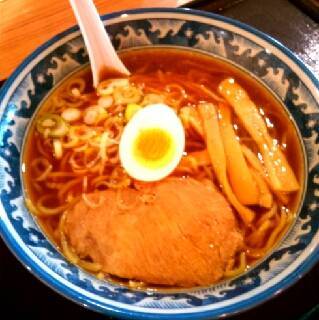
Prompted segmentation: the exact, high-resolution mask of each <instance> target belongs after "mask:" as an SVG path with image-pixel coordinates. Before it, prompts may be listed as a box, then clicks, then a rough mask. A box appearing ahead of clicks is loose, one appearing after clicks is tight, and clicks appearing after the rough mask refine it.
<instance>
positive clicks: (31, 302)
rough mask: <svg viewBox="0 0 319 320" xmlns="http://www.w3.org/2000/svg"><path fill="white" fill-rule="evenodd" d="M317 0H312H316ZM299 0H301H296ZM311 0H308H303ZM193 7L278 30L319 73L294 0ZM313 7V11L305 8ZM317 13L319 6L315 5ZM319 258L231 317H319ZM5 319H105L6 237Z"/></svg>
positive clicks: (1, 280)
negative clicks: (24, 259)
mask: <svg viewBox="0 0 319 320" xmlns="http://www.w3.org/2000/svg"><path fill="white" fill-rule="evenodd" d="M311 1H313V2H316V1H317V0H310V2H311ZM293 2H294V3H295V2H298V1H293ZM299 2H307V1H299ZM192 6H193V7H196V8H198V9H204V10H207V11H213V12H218V13H220V14H223V15H226V16H228V17H232V18H235V19H237V20H240V21H242V22H245V23H247V24H250V25H251V26H254V27H256V28H257V29H259V30H261V31H264V32H266V33H268V34H270V35H272V36H273V37H274V38H276V39H277V40H279V41H281V42H282V43H283V44H285V45H286V46H287V47H288V48H290V49H291V50H292V51H294V52H295V53H296V54H297V55H298V56H299V57H300V58H301V59H302V60H303V61H304V62H305V63H307V64H308V65H309V66H310V68H311V69H312V70H313V71H314V72H315V73H316V74H317V75H319V25H318V24H317V23H316V22H315V19H317V18H318V17H316V16H315V15H313V19H312V18H310V16H309V15H308V13H309V11H302V10H300V9H299V7H297V6H295V5H294V4H292V2H289V1H288V0H235V1H234V0H215V1H214V0H211V1H202V0H198V1H195V2H194V3H193V4H192ZM304 12H307V13H304ZM311 12H312V13H313V12H314V11H311ZM318 286H319V264H317V265H316V266H315V267H314V268H313V269H312V270H311V271H310V272H309V273H308V274H306V275H305V276H304V277H303V278H302V279H300V280H299V281H298V282H297V283H296V284H294V285H293V286H292V287H290V288H289V289H287V290H286V291H284V292H281V293H278V294H277V296H275V297H274V298H273V299H271V300H269V301H267V302H265V303H264V304H262V305H260V306H258V307H256V308H254V309H253V310H250V311H246V312H244V313H242V314H240V315H236V316H233V317H231V318H229V319H231V320H263V319H267V320H268V319H269V320H270V319H274V320H277V319H293V320H294V319H296V320H297V319H302V320H305V319H307V320H310V319H311V320H318V319H319V312H318V309H319V288H318ZM0 303H1V319H6V318H9V316H8V317H7V316H5V315H10V318H11V319H33V320H38V319H41V320H42V319H55V320H57V319H76V320H81V319H93V320H94V319H105V317H104V316H102V315H100V314H96V313H94V312H91V311H89V310H86V309H84V308H82V307H80V306H78V305H76V304H74V303H72V302H70V301H68V300H67V299H65V298H63V297H61V296H60V295H58V294H57V293H55V292H54V291H52V290H51V289H49V288H48V287H47V286H46V285H44V284H42V283H41V282H40V281H39V280H37V279H36V278H35V277H34V276H33V275H31V274H30V273H29V272H28V271H27V270H26V269H25V268H24V267H23V266H22V265H21V264H20V263H19V262H18V261H17V260H16V259H15V257H14V256H13V255H12V254H11V252H9V250H8V249H7V248H6V246H5V245H4V243H3V242H2V241H1V240H0Z"/></svg>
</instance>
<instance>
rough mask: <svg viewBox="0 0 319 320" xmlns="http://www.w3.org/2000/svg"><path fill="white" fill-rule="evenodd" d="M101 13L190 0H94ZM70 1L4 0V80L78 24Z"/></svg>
mask: <svg viewBox="0 0 319 320" xmlns="http://www.w3.org/2000/svg"><path fill="white" fill-rule="evenodd" d="M94 2H95V4H96V6H97V8H98V10H99V12H100V14H105V13H109V12H113V11H118V10H123V9H132V8H142V7H177V6H181V5H183V4H185V3H187V2H189V0H155V1H152V0H114V1H112V0H94ZM75 23H76V22H75V18H74V16H73V14H72V13H71V12H70V5H69V1H68V0H58V1H57V0H40V1H34V0H0V80H1V79H5V78H7V77H8V76H9V74H10V73H11V72H12V71H13V70H14V69H15V68H16V67H17V66H18V64H19V63H20V62H21V61H22V60H23V59H24V58H25V57H26V56H27V55H28V54H30V53H31V52H32V51H33V50H34V49H36V48H37V47H38V46H39V45H40V44H42V43H44V42H45V41H47V40H48V39H50V38H51V37H52V36H54V35H56V34H57V33H59V32H61V31H63V30H65V29H67V28H69V27H71V26H72V25H74V24H75Z"/></svg>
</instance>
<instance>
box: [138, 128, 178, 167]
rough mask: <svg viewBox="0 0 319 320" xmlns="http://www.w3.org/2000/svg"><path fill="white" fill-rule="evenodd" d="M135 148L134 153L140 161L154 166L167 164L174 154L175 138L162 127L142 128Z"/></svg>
mask: <svg viewBox="0 0 319 320" xmlns="http://www.w3.org/2000/svg"><path fill="white" fill-rule="evenodd" d="M133 148H134V149H133V150H134V151H133V154H134V156H135V158H136V159H137V160H138V162H139V163H142V164H143V165H146V166H148V167H152V168H154V167H156V168H158V167H161V166H163V165H165V164H167V163H168V162H169V161H170V160H172V158H173V155H174V143H173V139H172V137H171V136H170V134H169V133H168V132H166V131H165V130H163V129H161V128H148V129H143V130H141V131H140V132H139V134H138V136H137V137H136V139H135V143H134V147H133Z"/></svg>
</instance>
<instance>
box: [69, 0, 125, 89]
mask: <svg viewBox="0 0 319 320" xmlns="http://www.w3.org/2000/svg"><path fill="white" fill-rule="evenodd" d="M70 4H71V6H72V9H73V12H74V14H75V17H76V19H77V21H78V24H79V26H80V30H81V32H82V35H83V39H84V42H85V45H86V49H87V52H88V54H89V58H90V62H91V69H92V75H93V85H94V87H97V85H98V84H99V82H100V81H101V80H103V77H104V76H105V75H107V73H109V74H112V75H114V74H119V75H123V76H129V75H130V72H129V71H128V70H127V69H126V67H125V66H124V64H123V62H122V61H121V60H120V58H119V57H118V55H117V53H116V51H115V49H114V47H113V45H112V42H111V40H110V38H109V36H108V34H107V32H106V30H105V28H104V25H103V22H102V21H101V19H100V16H99V14H98V12H97V10H96V7H95V5H94V3H93V1H92V0H70Z"/></svg>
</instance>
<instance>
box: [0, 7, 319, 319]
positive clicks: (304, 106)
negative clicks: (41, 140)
mask: <svg viewBox="0 0 319 320" xmlns="http://www.w3.org/2000/svg"><path fill="white" fill-rule="evenodd" d="M105 19H106V21H107V29H108V32H109V33H110V34H111V37H112V40H113V43H114V45H115V47H116V48H118V49H126V48H133V47H141V46H154V45H155V46H158V45H162V46H163V45H164V46H180V47H184V48H188V49H196V50H200V51H203V52H207V53H210V54H212V55H215V56H217V57H220V58H222V59H225V60H228V61H231V62H233V63H235V64H237V65H238V66H240V67H242V68H244V69H246V70H248V71H249V72H250V73H251V74H252V75H255V76H256V77H258V78H259V79H260V81H262V82H263V83H264V84H265V85H266V86H268V87H269V88H270V89H272V90H273V92H275V94H276V95H277V96H278V97H279V98H280V99H281V100H282V101H283V102H284V104H285V106H286V107H287V110H288V111H289V112H290V114H291V115H292V117H293V118H294V120H295V123H296V125H297V127H298V128H299V131H300V133H301V136H302V139H303V142H304V145H305V150H306V157H307V160H308V181H307V186H306V193H305V200H304V203H303V206H302V208H301V211H300V214H299V216H298V218H297V221H296V223H295V225H294V227H293V228H292V230H291V231H290V232H289V234H288V235H287V237H286V238H285V239H284V240H283V241H282V243H281V244H280V245H279V246H278V247H277V248H276V250H275V251H274V252H273V253H272V254H271V255H270V256H268V257H267V258H266V259H265V260H264V261H263V262H262V263H261V264H259V265H258V266H256V267H255V268H253V269H252V270H250V271H249V272H247V273H246V274H244V275H242V276H240V277H238V278H236V279H233V280H230V281H224V282H223V283H220V284H218V285H215V286H211V287H209V288H199V289H196V288H195V289H193V290H184V291H176V292H166V293H163V292H152V291H133V290H129V289H127V288H125V287H121V286H118V285H115V284H111V283H108V282H103V281H100V280H98V279H96V278H94V277H92V276H91V275H90V274H88V273H86V272H84V271H83V270H81V269H79V268H78V267H76V266H74V265H71V264H69V263H68V262H67V261H66V260H65V259H64V258H63V257H62V256H61V255H60V253H59V252H58V251H57V250H56V248H55V247H54V246H53V245H52V244H51V243H50V242H49V241H48V240H47V239H46V237H45V236H44V235H43V233H42V232H41V230H40V229H39V227H38V225H37V224H36V223H35V222H34V220H33V218H32V217H31V215H30V214H29V212H28V211H27V209H26V208H25V206H24V203H23V192H22V186H21V179H20V156H21V147H22V144H23V138H24V135H25V131H26V127H27V125H28V123H29V119H30V117H31V116H32V115H33V113H34V112H35V110H36V108H37V107H38V105H39V103H40V102H41V101H42V100H43V98H44V97H45V96H46V95H47V94H48V92H49V91H50V90H51V89H52V88H53V87H54V86H55V85H56V84H57V83H58V82H59V81H61V80H62V79H63V78H64V77H65V76H66V75H67V74H68V73H70V72H72V71H74V70H76V69H77V68H79V67H80V66H82V65H83V64H85V63H87V62H88V56H87V54H86V51H85V49H84V46H83V41H82V38H81V36H80V33H79V31H78V29H77V28H73V29H70V30H68V31H66V32H64V33H62V34H60V35H58V36H56V37H55V38H53V39H52V40H51V41H49V42H48V43H46V44H45V45H43V46H42V47H41V48H39V49H38V50H36V51H35V52H34V53H33V54H32V55H31V56H30V57H28V58H27V59H26V60H25V62H24V63H23V64H22V65H21V66H20V67H19V68H18V69H17V70H16V72H15V73H14V74H13V75H12V76H11V78H10V79H9V80H8V81H7V82H6V84H5V86H4V88H3V89H2V91H1V94H0V190H1V191H0V232H1V235H2V237H3V238H4V240H5V241H6V243H7V244H8V246H9V247H10V248H11V249H12V251H13V252H14V253H15V254H16V256H17V257H18V258H19V259H20V260H21V261H22V263H23V264H24V265H26V267H27V268H28V269H30V270H31V271H32V272H33V273H34V274H35V275H36V276H37V277H39V278H40V279H42V280H43V281H44V282H46V283H47V284H48V285H49V286H50V287H52V288H53V289H55V290H57V291H58V292H60V293H61V294H63V295H64V296H67V297H69V298H71V299H72V300H74V301H76V302H78V303H80V304H82V305H84V306H86V307H89V308H91V309H93V310H96V311H100V312H105V313H110V314H113V315H119V316H121V317H126V318H144V319H154V318H165V319H168V318H174V319H177V318H181V319H190V318H191V319H204V318H212V317H217V316H221V315H225V314H230V313H232V312H238V311H241V310H244V309H247V308H249V307H252V306H254V305H256V304H258V303H261V302H262V301H264V300H265V299H268V298H270V297H271V296H273V295H274V294H275V293H276V292H278V291H280V290H282V289H283V288H285V287H287V286H288V285H290V284H291V283H293V282H294V281H296V280H297V279H298V278H299V277H300V275H302V274H303V273H305V272H306V271H308V270H309V268H310V267H311V266H312V265H314V263H315V262H316V261H317V260H318V256H319V232H318V226H319V205H318V203H319V187H318V183H319V156H318V151H319V137H318V132H319V131H318V130H319V105H318V101H319V93H318V87H319V84H318V80H317V79H316V77H315V76H314V75H313V74H311V72H310V71H309V70H308V69H307V68H306V67H305V66H304V65H303V64H302V63H301V62H300V61H299V60H297V58H296V57H294V56H293V55H292V53H290V52H289V51H288V50H287V49H285V48H284V47H283V46H282V45H281V44H279V43H277V42H276V41H275V40H273V39H271V38H269V37H268V36H266V35H264V34H262V33H261V32H258V31H256V30H254V29H252V28H250V27H248V26H246V25H243V24H240V23H238V22H236V21H233V20H230V19H227V18H224V17H220V16H217V15H212V14H207V13H201V12H197V11H190V10H171V9H144V10H133V11H129V12H126V13H125V14H121V13H117V14H113V15H110V16H106V17H105Z"/></svg>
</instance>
